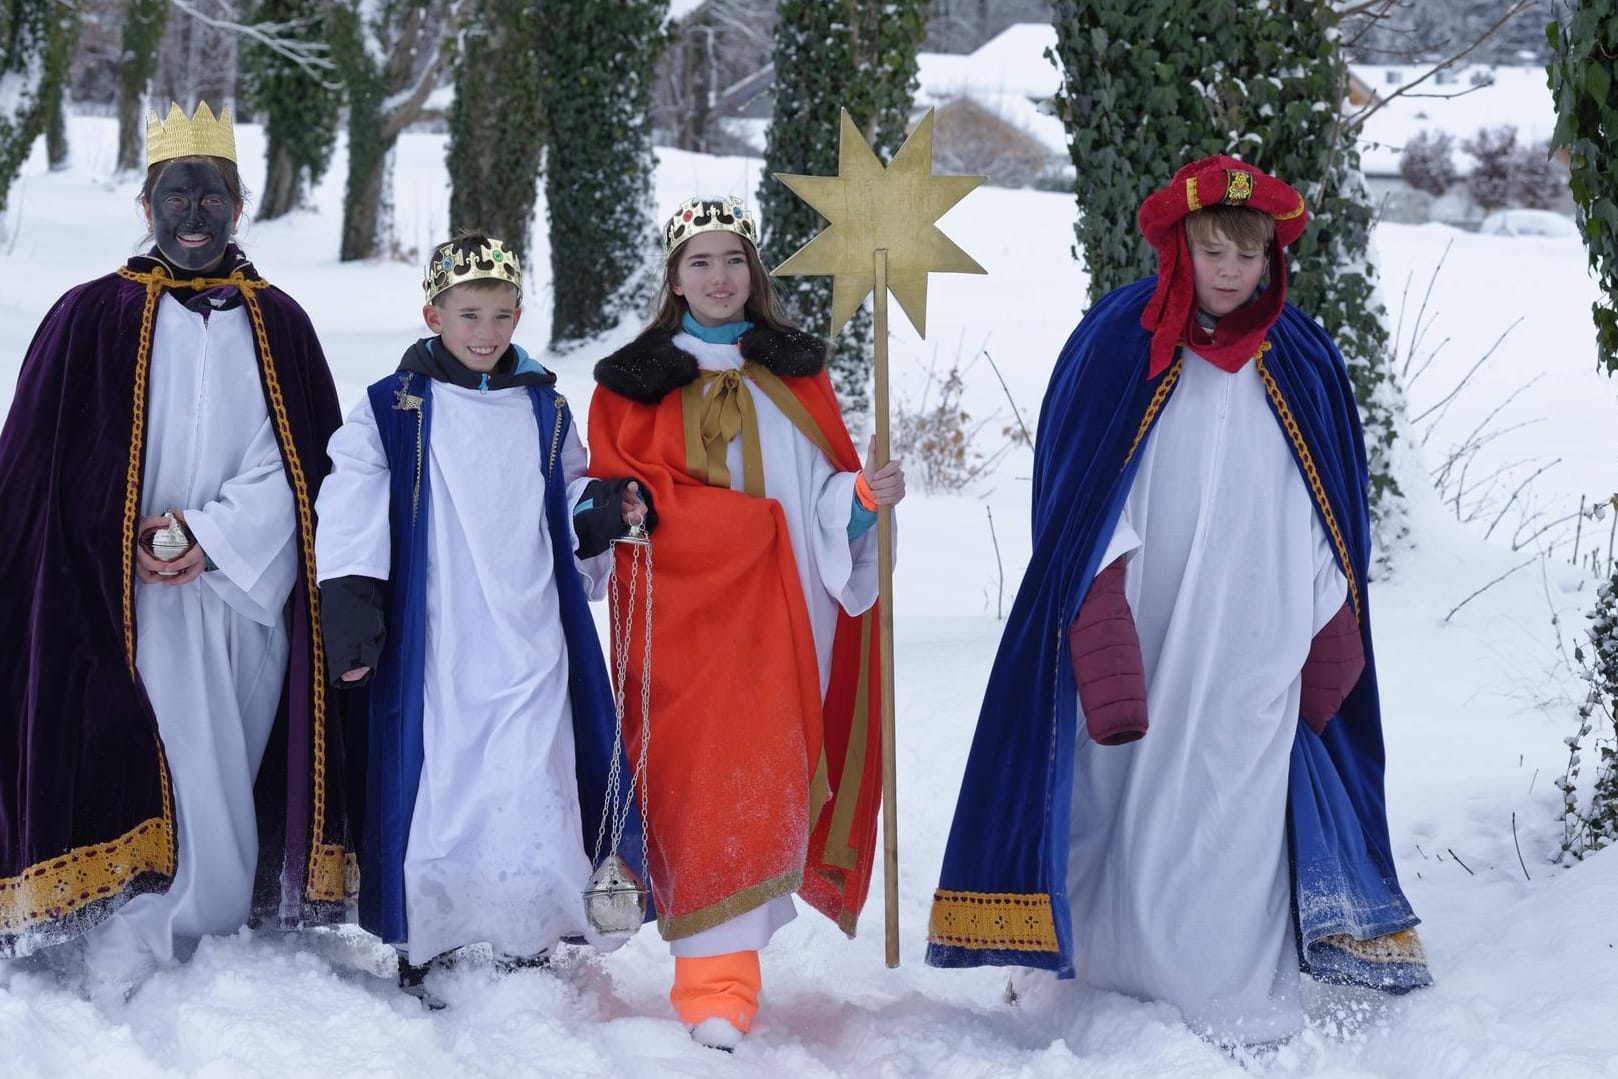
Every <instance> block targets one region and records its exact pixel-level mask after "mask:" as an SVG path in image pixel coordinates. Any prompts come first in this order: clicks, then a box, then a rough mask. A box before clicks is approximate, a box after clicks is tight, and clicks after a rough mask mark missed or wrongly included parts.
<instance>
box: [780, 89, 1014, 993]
mask: <svg viewBox="0 0 1618 1079" xmlns="http://www.w3.org/2000/svg"><path fill="white" fill-rule="evenodd" d="M775 178H776V179H777V180H780V181H781V182H782V183H783V184H786V185H787V187H788V188H789V189H790V190H791V191H792V192H793V193H794V194H796V195H797V196H798V197H799V198H801V199H803V201H805V202H807V203H808V204H809V205H810V206H813V207H814V208H815V209H816V210H817V211H818V212H819V213H820V216H822V217H824V218H825V219H826V220H827V221H829V222H830V223H831V224H830V225H829V226H828V227H827V228H826V229H825V231H823V232H821V233H820V234H819V235H818V236H816V237H815V238H814V239H812V240H810V241H809V242H808V243H806V244H804V245H803V247H802V248H800V249H799V250H798V251H797V253H796V254H794V255H793V256H792V257H791V258H789V259H787V260H786V261H785V262H783V263H781V265H779V266H777V267H776V268H775V272H776V274H777V276H784V275H787V274H831V275H832V290H831V296H832V299H831V308H832V310H831V332H832V333H833V335H835V334H836V333H837V331H838V330H841V329H842V328H843V324H844V323H846V322H847V321H848V319H849V316H851V315H853V314H854V312H855V311H857V310H859V306H860V304H862V303H864V302H865V297H867V296H869V295H871V293H872V292H873V291H874V292H875V293H876V298H875V301H874V302H873V303H872V305H871V309H872V316H873V317H872V320H871V321H872V329H873V330H874V331H875V333H874V337H875V340H874V341H873V342H872V343H873V344H874V345H875V349H874V352H875V357H874V359H875V361H876V362H875V364H874V368H875V369H874V371H873V374H874V375H875V378H874V379H873V382H874V384H875V389H876V439H875V445H874V447H873V451H872V459H871V461H870V462H869V464H870V465H871V466H872V467H874V468H876V469H878V470H879V474H881V473H882V472H886V471H887V469H886V467H885V466H886V465H887V464H888V428H889V426H890V424H889V417H888V293H889V292H892V293H893V295H894V296H895V297H897V298H898V300H899V306H900V307H902V308H904V312H905V314H906V315H908V316H909V317H910V324H911V325H912V326H914V327H915V328H916V332H917V333H918V334H920V335H921V336H923V337H926V336H927V274H928V273H929V272H930V271H944V272H954V273H983V272H984V269H983V267H982V266H979V265H978V264H977V263H976V262H975V261H973V259H972V256H970V255H968V254H967V253H966V252H965V251H962V250H961V249H960V248H959V247H956V246H955V243H954V242H953V241H952V240H950V238H949V237H948V236H945V235H944V234H943V233H942V232H939V231H938V226H937V225H936V224H934V222H936V221H937V220H938V219H939V218H940V217H942V216H944V212H945V211H946V210H948V209H949V208H950V207H951V206H954V205H955V204H956V203H957V202H960V201H961V199H963V198H965V197H966V195H967V193H968V192H969V191H971V190H972V189H973V188H974V187H977V186H978V185H979V184H981V183H982V182H983V181H984V180H985V179H987V177H984V176H934V175H933V112H932V110H931V109H928V110H927V115H925V116H923V117H922V118H921V123H919V124H917V125H916V130H915V131H913V132H911V133H910V137H909V138H908V139H906V140H905V143H904V145H903V146H901V147H899V152H898V153H896V154H894V155H893V161H892V162H891V163H890V164H889V165H888V167H887V168H883V167H882V162H880V161H878V160H877V157H876V154H875V153H873V152H872V151H871V147H870V145H869V144H868V143H867V142H866V141H865V137H864V136H863V135H861V134H860V129H859V128H857V127H855V126H854V118H853V117H851V116H849V115H848V110H847V109H844V110H843V120H842V133H841V135H840V136H839V141H838V146H837V175H836V176H785V175H782V174H781V173H779V172H778V173H776V174H775ZM876 550H877V596H878V599H877V608H876V609H877V611H878V618H877V623H878V630H877V632H878V633H879V634H880V637H879V640H880V642H881V648H880V654H881V657H882V658H881V663H880V668H881V669H880V671H879V672H878V678H879V686H880V693H881V702H882V719H881V722H882V880H883V900H884V903H883V906H884V907H885V910H884V912H883V913H884V918H883V923H884V924H883V936H884V939H885V943H886V946H887V963H888V966H890V967H896V966H898V965H899V807H898V802H897V794H898V792H897V783H898V772H897V770H896V768H895V765H894V759H895V752H894V719H893V512H892V506H891V505H884V506H881V507H880V508H879V509H878V511H877V520H876Z"/></svg>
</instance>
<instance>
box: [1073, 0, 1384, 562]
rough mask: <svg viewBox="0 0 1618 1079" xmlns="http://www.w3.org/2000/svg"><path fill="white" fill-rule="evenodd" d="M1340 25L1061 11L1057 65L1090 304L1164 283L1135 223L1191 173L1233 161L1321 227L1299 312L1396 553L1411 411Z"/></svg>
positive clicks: (1155, 3)
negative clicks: (1198, 166)
mask: <svg viewBox="0 0 1618 1079" xmlns="http://www.w3.org/2000/svg"><path fill="white" fill-rule="evenodd" d="M1337 18H1338V16H1337V13H1336V12H1335V10H1334V9H1333V7H1332V5H1331V4H1330V3H1328V2H1326V0H1274V2H1272V3H1270V4H1268V5H1266V6H1264V7H1263V8H1262V9H1261V8H1260V7H1258V6H1256V5H1246V6H1243V5H1238V6H1236V7H1225V6H1220V7H1217V10H1216V8H1215V7H1214V6H1209V5H1201V6H1198V5H1188V4H1184V3H1180V2H1178V0H1058V2H1057V3H1056V4H1055V14H1054V18H1053V22H1054V25H1055V27H1056V32H1057V46H1056V50H1055V56H1054V59H1055V60H1056V61H1057V62H1058V65H1059V66H1060V67H1061V69H1062V71H1063V88H1062V91H1061V96H1060V107H1061V112H1062V115H1063V117H1064V119H1065V122H1066V124H1067V129H1068V138H1069V151H1070V153H1071V155H1072V158H1073V163H1074V166H1075V168H1076V171H1077V181H1076V194H1077V196H1078V201H1079V205H1080V216H1079V221H1078V224H1077V226H1076V227H1075V234H1076V236H1077V239H1078V253H1079V254H1081V255H1082V257H1083V260H1084V264H1085V268H1086V270H1087V271H1088V272H1089V275H1090V294H1091V298H1092V299H1094V298H1096V297H1099V296H1101V295H1102V294H1103V293H1105V292H1108V291H1110V290H1111V289H1114V288H1117V287H1118V286H1120V285H1123V284H1127V283H1128V282H1130V281H1133V280H1136V279H1138V278H1141V277H1146V276H1149V275H1151V274H1152V273H1154V272H1156V257H1155V255H1154V253H1153V252H1152V250H1151V249H1150V247H1148V246H1147V244H1146V242H1145V240H1144V239H1142V238H1141V236H1140V234H1139V232H1138V231H1137V230H1136V228H1135V213H1136V211H1137V209H1138V208H1139V206H1140V203H1141V201H1142V200H1143V199H1144V198H1145V197H1146V196H1147V195H1148V194H1150V193H1151V192H1152V191H1154V190H1156V189H1157V188H1159V187H1161V186H1162V185H1163V184H1165V183H1166V182H1167V181H1168V179H1169V177H1170V176H1171V175H1172V174H1173V172H1174V170H1175V169H1176V168H1178V167H1179V166H1180V165H1182V164H1184V163H1186V162H1188V161H1191V160H1194V159H1196V158H1198V157H1204V156H1206V155H1209V154H1214V153H1227V154H1231V155H1233V156H1237V157H1240V158H1242V159H1243V160H1247V161H1251V162H1253V164H1255V165H1256V166H1258V167H1259V168H1262V169H1264V170H1265V171H1267V172H1270V173H1272V174H1274V175H1277V176H1279V177H1281V178H1282V179H1285V180H1286V181H1288V182H1289V183H1291V184H1292V185H1293V186H1294V187H1296V188H1298V189H1299V191H1301V192H1302V193H1303V195H1304V198H1305V201H1306V202H1307V203H1308V206H1309V212H1310V222H1309V228H1308V231H1306V232H1305V233H1304V235H1303V237H1302V238H1301V239H1300V240H1299V241H1298V243H1297V244H1295V245H1294V246H1293V247H1292V249H1291V250H1290V251H1289V256H1290V258H1289V262H1290V269H1291V277H1290V278H1289V285H1288V298H1289V299H1291V300H1292V301H1293V302H1295V303H1296V304H1297V305H1298V306H1299V307H1301V308H1302V309H1303V310H1305V311H1308V312H1309V313H1310V314H1312V315H1314V316H1315V317H1316V318H1317V319H1319V320H1320V321H1321V323H1322V324H1323V325H1324V326H1325V328H1326V330H1327V331H1328V332H1329V333H1330V334H1331V335H1332V337H1333V339H1334V340H1335V341H1336V342H1337V346H1338V348H1339V349H1340V350H1341V351H1342V353H1343V358H1344V360H1345V361H1346V362H1347V364H1348V368H1349V374H1350V376H1351V378H1352V379H1353V382H1354V390H1355V395H1356V397H1357V399H1358V402H1359V406H1360V416H1361V420H1362V422H1363V424H1364V427H1365V439H1366V449H1367V451H1368V453H1369V456H1370V471H1371V487H1372V491H1371V507H1372V515H1373V517H1374V518H1375V519H1376V524H1377V532H1378V538H1379V540H1380V541H1381V542H1382V544H1383V549H1384V550H1386V549H1387V545H1388V544H1389V543H1391V542H1392V541H1393V540H1395V539H1396V538H1397V537H1398V536H1400V535H1402V534H1403V532H1404V530H1405V528H1404V524H1403V504H1402V500H1401V499H1400V497H1399V495H1400V492H1399V483H1398V478H1397V476H1396V475H1395V474H1394V465H1393V456H1394V447H1395V445H1396V443H1397V441H1398V431H1399V427H1400V425H1401V424H1402V422H1403V416H1404V402H1403V397H1402V393H1401V391H1400V390H1399V388H1398V386H1397V384H1396V383H1395V382H1394V380H1393V379H1392V377H1391V362H1392V358H1391V356H1390V353H1389V347H1388V335H1387V329H1386V326H1385V318H1386V313H1385V311H1384V309H1383V307H1382V304H1381V302H1380V300H1379V299H1378V296H1377V282H1376V270H1375V267H1374V266H1373V265H1372V263H1371V261H1370V254H1369V252H1370V229H1371V223H1372V217H1373V214H1372V207H1371V201H1370V196H1369V193H1368V192H1367V191H1366V189H1365V186H1364V181H1363V178H1362V176H1361V175H1360V171H1359V156H1358V151H1357V150H1356V148H1355V145H1354V137H1353V135H1354V133H1353V131H1352V130H1351V125H1350V123H1349V122H1347V121H1346V120H1345V118H1344V116H1343V108H1344V104H1345V101H1346V97H1347V92H1346V91H1347V70H1346V66H1345V64H1344V62H1343V59H1342V57H1341V55H1340V54H1339V52H1338V50H1337V47H1336V40H1337Z"/></svg>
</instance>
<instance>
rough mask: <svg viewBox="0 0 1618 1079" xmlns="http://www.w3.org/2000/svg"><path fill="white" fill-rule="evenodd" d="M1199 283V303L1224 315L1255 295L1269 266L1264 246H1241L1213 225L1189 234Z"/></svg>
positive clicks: (1216, 315)
mask: <svg viewBox="0 0 1618 1079" xmlns="http://www.w3.org/2000/svg"><path fill="white" fill-rule="evenodd" d="M1186 243H1187V244H1188V245H1189V246H1190V248H1191V267H1192V270H1193V271H1194V276H1195V278H1196V283H1197V306H1198V307H1200V308H1202V309H1203V310H1204V311H1206V312H1207V313H1208V314H1210V315H1212V316H1213V317H1214V318H1223V317H1224V316H1226V315H1228V314H1230V313H1231V312H1232V311H1234V310H1236V309H1237V308H1238V307H1241V306H1242V305H1243V304H1245V303H1247V301H1248V300H1251V299H1252V298H1253V293H1254V292H1255V291H1257V289H1258V283H1259V282H1260V281H1262V280H1263V279H1264V272H1265V271H1266V270H1267V269H1268V268H1269V261H1270V260H1269V256H1268V255H1266V254H1265V253H1264V251H1263V249H1262V248H1241V247H1237V246H1236V244H1235V243H1233V242H1231V241H1230V240H1228V239H1226V238H1225V234H1224V233H1223V232H1221V231H1219V230H1218V229H1213V230H1211V231H1209V232H1208V233H1207V235H1205V236H1203V237H1202V239H1200V240H1199V239H1197V238H1196V237H1195V236H1187V237H1186Z"/></svg>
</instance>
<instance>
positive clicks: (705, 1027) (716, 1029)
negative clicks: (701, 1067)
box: [691, 1015, 744, 1053]
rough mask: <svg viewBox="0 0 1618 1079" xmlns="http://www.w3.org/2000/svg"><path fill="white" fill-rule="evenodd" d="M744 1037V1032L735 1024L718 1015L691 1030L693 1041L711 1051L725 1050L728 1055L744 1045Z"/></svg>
mask: <svg viewBox="0 0 1618 1079" xmlns="http://www.w3.org/2000/svg"><path fill="white" fill-rule="evenodd" d="M743 1036H744V1033H743V1031H742V1030H741V1029H739V1028H738V1027H737V1026H736V1024H735V1023H732V1022H731V1021H730V1020H729V1019H721V1018H720V1017H719V1016H717V1015H716V1016H714V1017H713V1018H711V1019H704V1020H703V1021H702V1022H700V1023H698V1024H697V1025H696V1026H694V1027H692V1028H691V1040H692V1041H694V1042H696V1043H697V1044H698V1045H706V1046H707V1047H708V1048H709V1049H723V1050H724V1051H725V1052H727V1053H734V1052H735V1051H736V1047H737V1046H738V1045H740V1044H742V1037H743Z"/></svg>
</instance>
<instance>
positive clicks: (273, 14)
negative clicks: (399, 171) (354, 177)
mask: <svg viewBox="0 0 1618 1079" xmlns="http://www.w3.org/2000/svg"><path fill="white" fill-rule="evenodd" d="M253 20H254V21H255V22H260V23H274V24H277V25H278V26H282V27H286V28H288V29H287V30H286V31H285V33H288V34H296V35H297V36H298V37H299V38H301V39H302V40H304V41H306V42H308V43H309V44H310V45H311V46H319V48H317V49H314V53H315V54H316V55H318V54H319V52H320V51H321V50H323V49H324V48H325V42H326V40H327V36H328V33H329V31H328V29H327V26H326V7H325V5H324V4H323V3H322V2H321V0H259V3H258V4H257V6H255V7H254V8H253ZM246 45H247V47H246V48H245V49H244V50H243V52H242V94H243V97H244V98H245V100H246V102H247V104H248V105H249V106H250V107H251V108H252V109H253V110H254V111H255V112H257V113H258V114H259V115H260V116H261V117H262V119H263V122H264V164H265V170H264V190H263V191H262V192H260V194H259V199H258V207H257V210H256V212H255V215H254V216H256V217H257V218H258V219H259V220H261V221H269V220H272V219H274V218H277V217H280V216H282V215H283V214H286V213H288V212H289V211H291V210H293V209H295V208H296V207H297V205H298V203H299V202H300V201H302V199H303V196H304V193H305V192H306V191H307V190H308V189H309V188H312V187H313V186H314V185H315V184H316V183H318V182H319V181H320V178H321V177H322V176H324V175H325V174H326V169H327V167H328V166H329V165H330V164H331V155H332V150H333V148H334V146H335V145H336V142H337V110H338V108H339V107H340V106H341V104H342V95H341V93H340V92H339V90H338V87H337V83H336V78H337V73H336V70H335V69H334V68H327V69H312V68H311V66H310V65H309V64H307V63H299V62H297V61H295V60H293V59H290V58H289V57H288V56H287V55H286V50H285V49H271V48H268V47H266V46H265V45H263V44H260V43H257V42H255V41H253V40H252V39H249V40H248V42H247V43H246Z"/></svg>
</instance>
